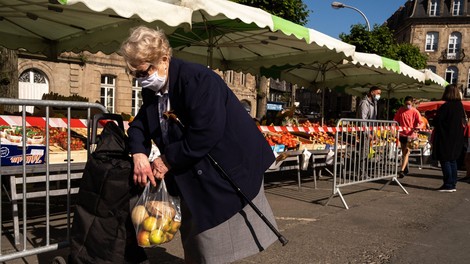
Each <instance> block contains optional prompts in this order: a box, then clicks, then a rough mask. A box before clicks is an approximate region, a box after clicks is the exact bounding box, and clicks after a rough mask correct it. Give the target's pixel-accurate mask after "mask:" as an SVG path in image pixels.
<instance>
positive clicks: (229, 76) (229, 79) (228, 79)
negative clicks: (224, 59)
mask: <svg viewBox="0 0 470 264" xmlns="http://www.w3.org/2000/svg"><path fill="white" fill-rule="evenodd" d="M225 81H226V82H227V83H233V71H226V72H225Z"/></svg>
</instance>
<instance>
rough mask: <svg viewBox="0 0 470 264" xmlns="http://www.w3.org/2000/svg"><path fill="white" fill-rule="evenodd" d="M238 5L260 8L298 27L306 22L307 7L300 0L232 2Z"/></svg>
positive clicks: (239, 0) (241, 0) (237, 0)
mask: <svg viewBox="0 0 470 264" xmlns="http://www.w3.org/2000/svg"><path fill="white" fill-rule="evenodd" d="M232 1H234V2H237V3H239V4H243V5H247V6H253V7H257V8H261V9H263V10H265V11H267V12H269V13H271V14H273V15H276V16H278V17H282V18H284V19H287V20H289V21H292V22H294V23H297V24H299V25H305V24H307V22H308V19H307V18H308V13H309V10H308V9H307V5H305V4H304V3H303V2H302V0H282V1H280V0H277V1H272V0H232Z"/></svg>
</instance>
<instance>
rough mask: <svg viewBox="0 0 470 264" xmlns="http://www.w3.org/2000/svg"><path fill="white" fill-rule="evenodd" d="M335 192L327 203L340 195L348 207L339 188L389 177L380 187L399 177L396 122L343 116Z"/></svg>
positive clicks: (338, 130)
mask: <svg viewBox="0 0 470 264" xmlns="http://www.w3.org/2000/svg"><path fill="white" fill-rule="evenodd" d="M336 131H337V132H336V138H335V150H334V151H335V158H334V168H333V170H334V171H333V174H334V177H333V191H332V194H331V196H330V197H329V199H328V201H327V202H326V204H325V205H328V204H329V202H330V201H331V199H332V198H333V197H334V196H336V195H338V196H339V197H340V198H341V201H342V203H343V205H344V207H345V208H346V209H349V207H348V205H347V203H346V201H345V200H344V197H343V195H342V193H341V191H340V188H342V187H345V186H350V185H355V184H360V183H365V182H371V181H377V180H382V179H389V181H387V182H386V183H385V184H384V186H382V188H381V189H383V188H384V187H385V186H387V185H388V184H389V183H390V182H391V181H395V182H396V183H397V184H398V186H400V188H401V189H402V190H403V191H404V192H405V193H406V194H408V192H407V191H406V190H405V188H404V187H403V186H402V185H401V183H400V182H399V181H398V180H397V172H398V166H399V159H398V147H397V146H398V132H399V126H398V123H397V122H394V121H381V120H362V119H340V120H339V121H338V123H337V126H336Z"/></svg>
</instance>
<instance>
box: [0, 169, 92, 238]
mask: <svg viewBox="0 0 470 264" xmlns="http://www.w3.org/2000/svg"><path fill="white" fill-rule="evenodd" d="M85 164H86V162H76V163H70V180H79V179H81V178H82V174H83V170H84V168H85ZM68 166H69V164H67V163H60V164H49V177H47V175H46V174H47V173H46V172H47V167H46V164H37V165H26V166H24V167H23V166H1V167H0V175H1V176H2V185H3V187H4V188H5V189H6V190H7V195H9V199H10V200H11V204H12V217H13V228H14V238H15V243H16V244H19V241H20V234H19V229H20V228H19V216H18V215H19V214H18V201H22V199H23V197H24V196H23V189H22V188H17V186H21V187H23V185H24V184H35V183H46V182H47V180H49V182H55V183H57V185H56V188H54V189H50V190H49V195H50V196H59V195H66V194H68V189H67V187H65V188H64V187H61V186H60V181H65V180H68ZM23 169H24V170H25V173H26V182H24V180H23ZM4 179H6V181H4ZM5 183H7V185H8V186H5ZM49 186H50V184H49ZM78 189H79V187H73V188H70V194H76V193H78ZM8 191H9V193H8ZM46 194H47V193H46V190H34V189H33V190H31V191H29V190H27V191H26V194H25V195H26V199H29V198H38V197H46ZM46 214H49V212H46ZM23 219H25V216H23ZM2 224H3V222H2Z"/></svg>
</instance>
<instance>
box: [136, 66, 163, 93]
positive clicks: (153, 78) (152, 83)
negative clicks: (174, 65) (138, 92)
mask: <svg viewBox="0 0 470 264" xmlns="http://www.w3.org/2000/svg"><path fill="white" fill-rule="evenodd" d="M166 80H167V78H166V76H163V77H161V76H159V75H158V72H157V71H155V72H154V73H153V74H151V75H149V76H147V77H143V78H138V79H137V81H138V82H139V83H140V85H141V86H142V88H147V89H150V90H152V91H154V92H155V93H157V92H158V91H160V90H161V89H162V88H163V87H164V86H165V84H166Z"/></svg>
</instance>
